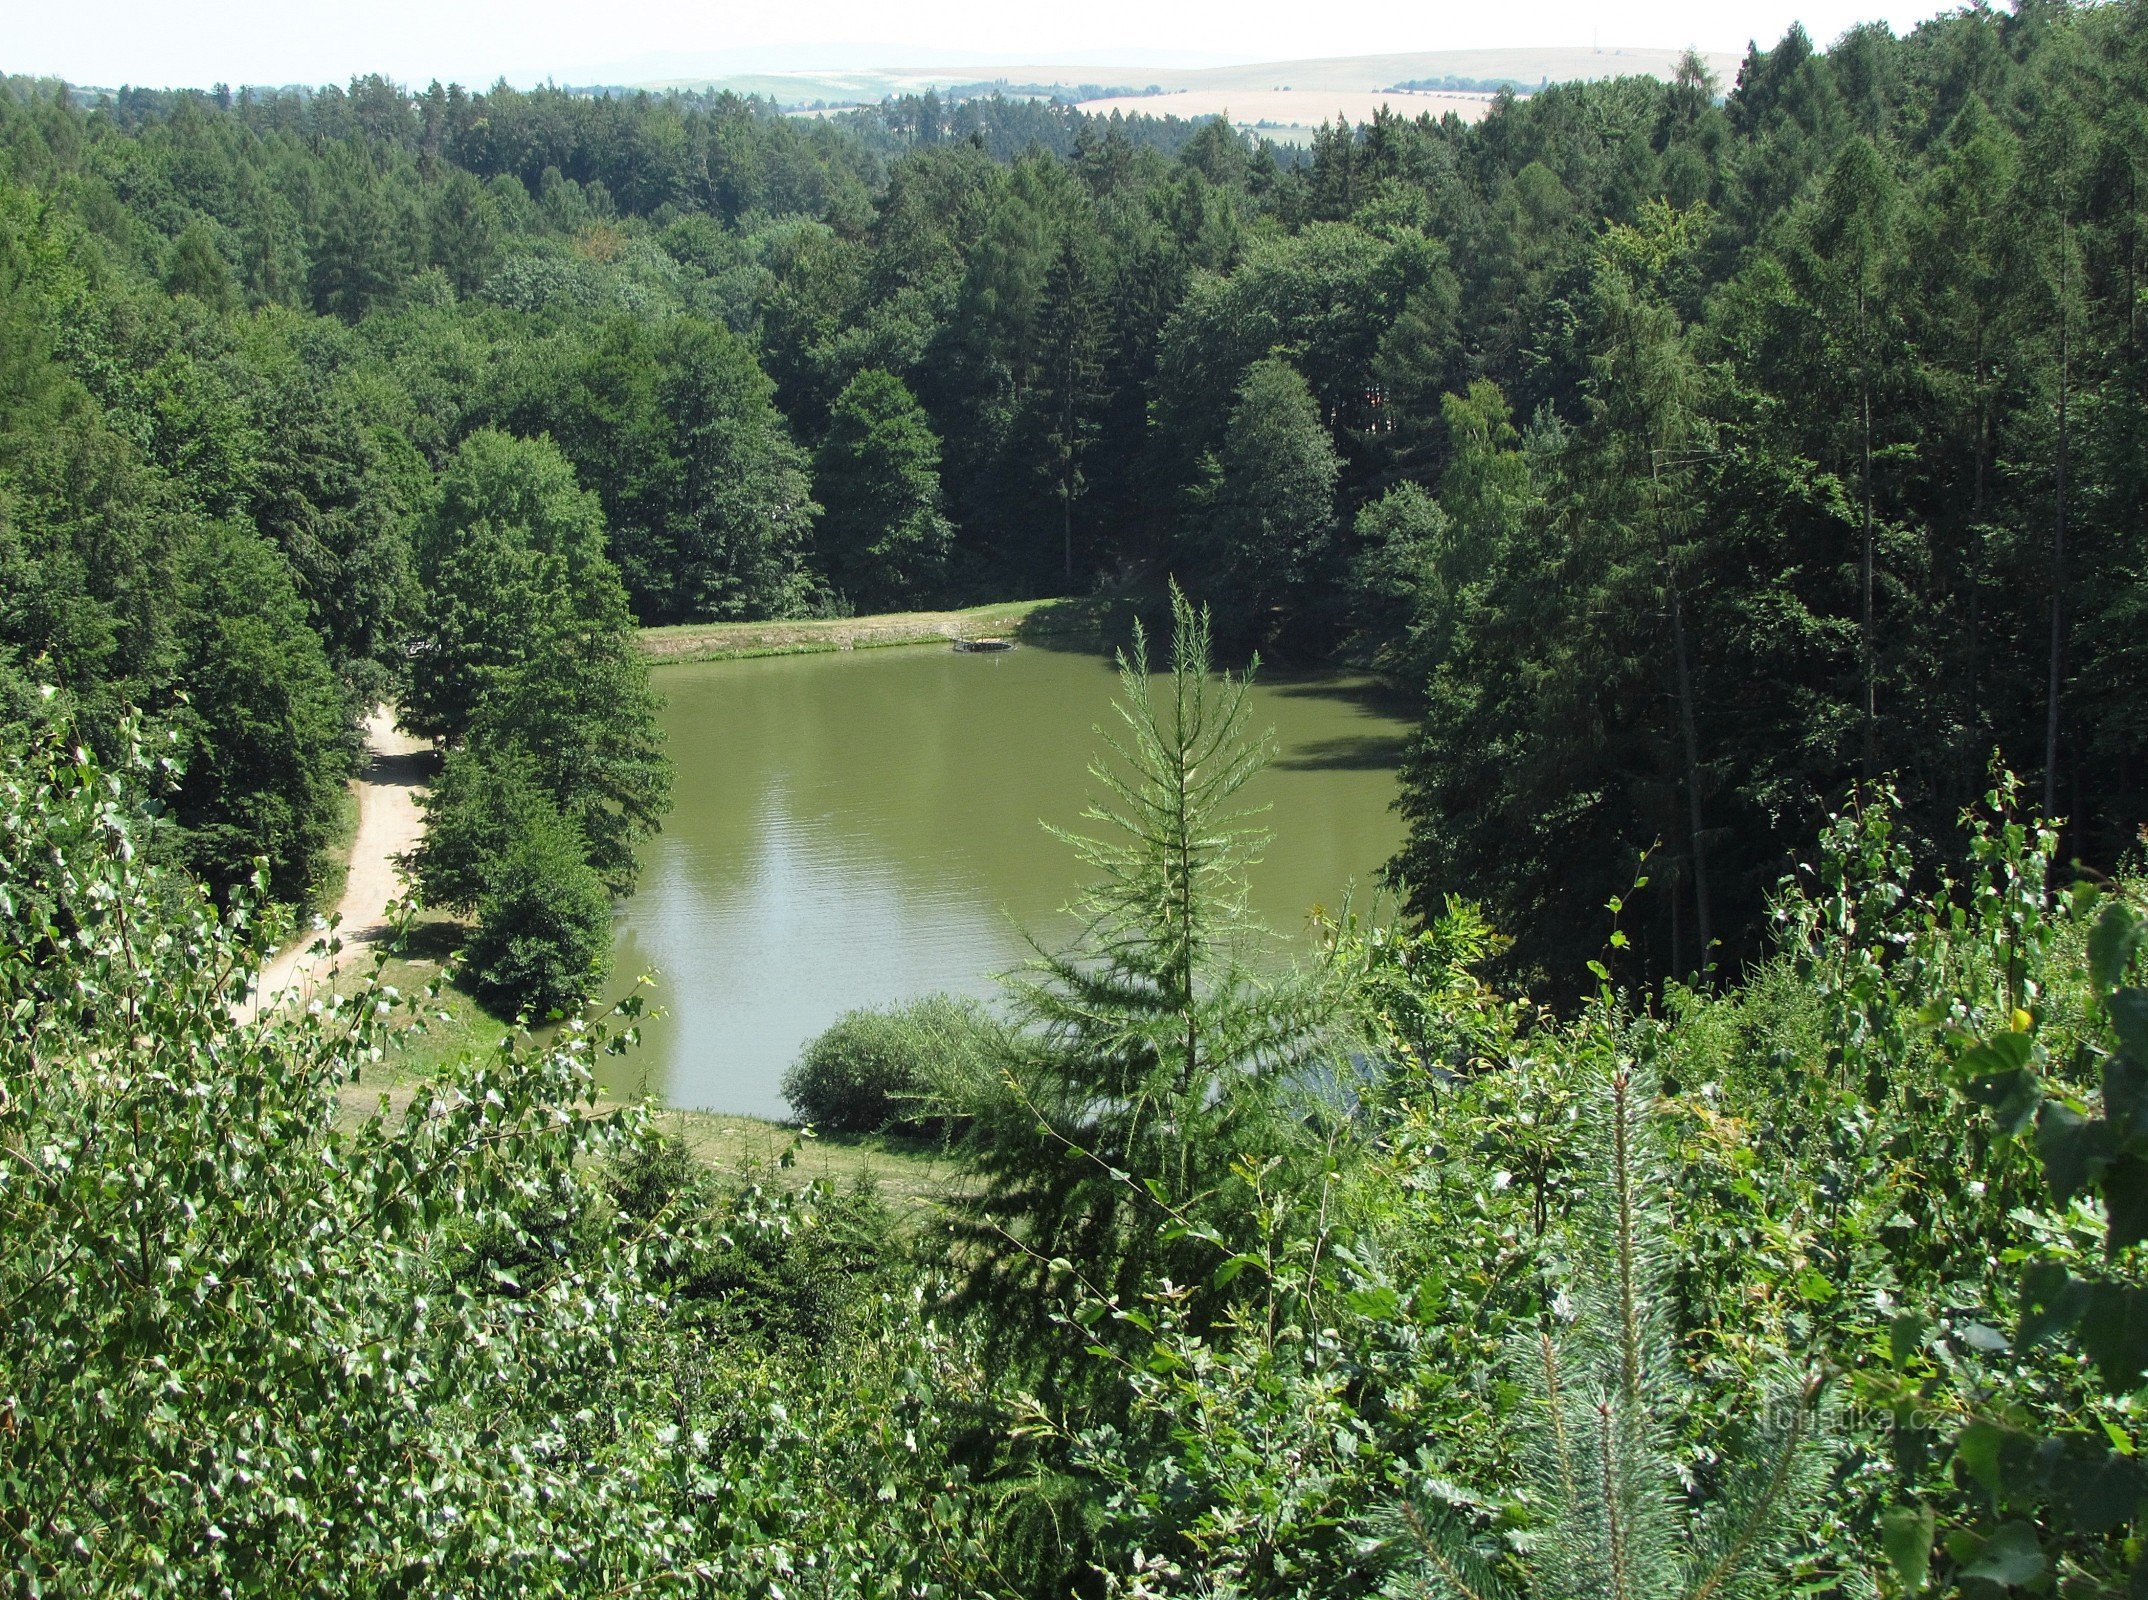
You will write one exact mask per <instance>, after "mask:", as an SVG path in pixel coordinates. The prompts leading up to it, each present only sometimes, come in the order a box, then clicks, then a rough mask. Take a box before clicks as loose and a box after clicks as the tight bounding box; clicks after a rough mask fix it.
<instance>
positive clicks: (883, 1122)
mask: <svg viewBox="0 0 2148 1600" xmlns="http://www.w3.org/2000/svg"><path fill="white" fill-rule="evenodd" d="M996 1029H997V1024H995V1023H994V1022H993V1020H992V1018H991V1016H990V1014H989V1013H988V1012H986V1010H985V1009H984V1007H983V1006H981V1005H979V1004H978V1003H977V1002H976V1001H974V1000H965V999H961V998H958V997H957V996H954V995H946V994H934V995H927V996H926V997H925V998H924V999H922V1000H913V1001H911V1002H910V1003H909V1004H908V1005H902V1006H895V1007H892V1008H890V1009H887V1010H871V1009H865V1010H858V1011H852V1012H849V1013H847V1014H845V1015H844V1016H841V1017H838V1018H837V1019H836V1020H835V1022H834V1023H833V1024H832V1025H831V1026H830V1027H829V1028H828V1029H827V1031H826V1032H824V1033H822V1034H821V1035H820V1036H819V1037H818V1038H816V1039H814V1040H813V1041H812V1042H811V1043H810V1044H808V1045H807V1046H806V1047H805V1051H804V1053H803V1054H802V1055H800V1056H799V1058H798V1060H797V1062H796V1063H795V1064H794V1065H793V1066H792V1067H791V1069H790V1071H789V1072H787V1073H785V1074H784V1075H783V1098H784V1099H786V1100H788V1101H789V1102H790V1106H791V1110H792V1111H793V1112H794V1113H796V1115H797V1117H798V1120H799V1121H801V1122H810V1123H812V1124H813V1125H814V1126H815V1127H818V1128H824V1129H827V1130H828V1131H830V1132H834V1133H875V1132H878V1131H879V1130H881V1129H883V1128H891V1127H892V1128H908V1129H913V1130H914V1129H918V1128H921V1127H923V1126H924V1125H925V1123H926V1122H927V1121H928V1120H929V1117H928V1115H927V1113H926V1112H925V1110H924V1105H923V1102H924V1100H925V1097H926V1095H927V1093H928V1091H929V1089H930V1086H931V1084H932V1082H933V1081H934V1080H935V1078H936V1077H937V1076H939V1075H940V1073H941V1072H942V1070H943V1069H945V1068H948V1067H950V1066H952V1065H955V1064H957V1063H959V1062H962V1061H965V1060H967V1059H969V1058H972V1057H975V1056H977V1055H979V1054H981V1053H982V1052H983V1051H984V1050H985V1049H986V1048H987V1046H988V1041H989V1040H990V1038H991V1037H992V1035H993V1033H994V1032H995V1031H996Z"/></svg>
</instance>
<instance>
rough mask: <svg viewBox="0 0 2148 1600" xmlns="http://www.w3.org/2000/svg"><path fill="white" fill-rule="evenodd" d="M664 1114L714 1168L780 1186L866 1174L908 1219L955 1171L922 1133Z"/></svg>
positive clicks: (941, 1195) (917, 1219)
mask: <svg viewBox="0 0 2148 1600" xmlns="http://www.w3.org/2000/svg"><path fill="white" fill-rule="evenodd" d="M663 1121H664V1124H665V1126H666V1127H668V1128H670V1129H671V1130H672V1131H674V1132H676V1133H677V1134H678V1135H679V1136H680V1137H681V1138H683V1139H684V1140H685V1141H686V1143H687V1147H688V1148H689V1149H691V1150H692V1151H693V1152H694V1154H695V1155H696V1156H698V1157H700V1159H701V1160H703V1161H705V1162H707V1163H708V1164H709V1165H710V1166H712V1167H714V1168H715V1169H716V1170H717V1171H719V1172H723V1173H727V1174H729V1175H731V1176H733V1177H741V1178H753V1179H756V1180H758V1181H759V1182H762V1183H768V1184H781V1185H783V1186H784V1187H786V1188H800V1187H803V1186H804V1185H806V1184H808V1183H812V1182H815V1181H816V1180H817V1181H821V1182H826V1183H830V1184H833V1185H835V1186H837V1187H838V1188H847V1187H848V1186H850V1185H851V1184H854V1183H857V1182H860V1181H861V1180H867V1179H869V1180H870V1181H871V1182H872V1183H874V1184H875V1185H876V1186H877V1187H878V1188H879V1190H880V1194H881V1197H882V1198H883V1199H885V1200H886V1201H887V1202H888V1203H889V1205H890V1206H891V1207H893V1209H894V1210H895V1212H896V1214H897V1215H898V1216H900V1217H902V1218H903V1219H904V1220H905V1221H907V1222H912V1223H923V1222H926V1221H929V1220H930V1219H931V1218H932V1217H934V1216H936V1215H937V1214H938V1211H939V1203H940V1202H941V1201H942V1200H943V1199H945V1198H946V1196H947V1193H948V1191H949V1189H950V1188H951V1187H952V1186H953V1183H954V1180H955V1176H956V1167H955V1162H954V1160H953V1158H952V1157H951V1156H949V1155H948V1154H947V1153H946V1152H945V1151H943V1150H942V1149H941V1148H940V1146H939V1145H937V1144H935V1143H933V1142H931V1141H929V1140H922V1139H901V1138H894V1137H891V1136H888V1135H883V1134H844V1135H815V1136H813V1137H810V1138H809V1137H807V1136H805V1135H804V1134H802V1133H801V1132H800V1131H799V1130H798V1129H796V1128H792V1127H786V1126H784V1125H783V1124H781V1123H776V1122H764V1121H762V1120H761V1119H760V1118H759V1117H735V1116H728V1115H725V1114H722V1113H720V1112H714V1111H667V1112H665V1113H664V1114H663ZM786 1158H787V1159H788V1161H789V1165H787V1166H786V1165H784V1164H783V1163H784V1162H785V1160H786Z"/></svg>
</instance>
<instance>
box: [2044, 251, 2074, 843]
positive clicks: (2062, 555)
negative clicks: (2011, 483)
mask: <svg viewBox="0 0 2148 1600" xmlns="http://www.w3.org/2000/svg"><path fill="white" fill-rule="evenodd" d="M2070 242H2071V241H2070V238H2069V237H2068V235H2067V234H2061V235H2060V239H2059V389H2058V472H2057V481H2056V484H2055V486H2054V487H2055V488H2056V491H2057V505H2056V507H2055V508H2054V509H2055V515H2054V517H2053V521H2052V529H2051V662H2050V681H2049V683H2048V684H2047V685H2046V687H2045V696H2044V815H2045V817H2047V818H2048V817H2050V816H2052V815H2054V814H2055V813H2056V812H2057V809H2058V743H2059V679H2060V676H2061V674H2062V673H2063V671H2064V669H2065V657H2066V448H2067V442H2068V441H2067V436H2066V424H2067V416H2066V404H2067V400H2068V395H2067V392H2066V390H2067V385H2068V383H2069V382H2070V381H2071V380H2072V376H2073V372H2072V359H2073V346H2072V332H2073V328H2072V324H2073V317H2072V312H2071V307H2070V306H2069V305H2068V303H2067V295H2068V292H2069V289H2070V281H2069V272H2068V267H2069V250H2068V246H2069V244H2070Z"/></svg>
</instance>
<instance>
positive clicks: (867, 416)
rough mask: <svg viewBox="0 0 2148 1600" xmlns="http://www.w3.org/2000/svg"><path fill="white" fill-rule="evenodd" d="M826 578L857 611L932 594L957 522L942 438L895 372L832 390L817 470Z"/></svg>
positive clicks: (864, 375) (895, 606)
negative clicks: (943, 490)
mask: <svg viewBox="0 0 2148 1600" xmlns="http://www.w3.org/2000/svg"><path fill="white" fill-rule="evenodd" d="M813 487H814V492H815V493H816V494H818V495H819V496H820V500H821V504H822V506H823V508H824V510H823V514H822V517H821V523H820V539H819V544H820V550H821V557H822V561H823V563H824V565H825V569H826V572H827V575H828V580H829V582H830V583H831V584H832V585H833V586H834V587H835V588H836V589H837V590H838V591H839V592H840V593H842V594H844V595H845V596H847V597H848V598H849V599H850V601H851V603H852V604H853V605H855V606H856V607H857V608H858V609H859V610H861V611H887V610H900V609H902V608H904V607H906V606H914V605H918V604H921V603H923V602H925V601H927V600H929V599H931V598H932V597H933V595H934V594H935V592H936V591H937V590H938V588H939V586H940V583H941V581H942V577H943V574H944V572H945V569H946V565H947V556H948V550H949V547H950V545H951V544H952V542H953V538H954V530H953V529H952V528H951V527H950V526H949V524H948V521H947V518H946V516H945V514H944V513H943V512H942V511H941V509H940V441H939V438H938V436H937V435H935V434H934V433H933V431H932V423H931V420H930V419H929V418H928V417H927V416H926V415H925V411H924V408H923V407H922V406H920V405H919V404H918V403H917V401H916V400H915V399H914V398H913V397H912V396H911V394H910V391H909V389H908V388H907V387H906V386H905V385H904V384H903V381H902V380H901V379H900V378H898V377H896V376H895V375H894V374H893V373H889V372H882V371H879V370H877V369H871V370H867V371H865V372H861V373H859V374H858V375H857V376H856V377H855V378H853V379H851V380H850V382H849V383H848V384H847V385H845V386H844V389H843V392H842V393H841V394H840V395H838V396H837V397H836V402H835V406H834V409H833V411H832V412H831V414H830V417H829V422H828V436H827V438H826V439H824V440H823V441H822V442H821V447H820V454H819V456H818V458H817V460H816V463H815V468H814V479H813Z"/></svg>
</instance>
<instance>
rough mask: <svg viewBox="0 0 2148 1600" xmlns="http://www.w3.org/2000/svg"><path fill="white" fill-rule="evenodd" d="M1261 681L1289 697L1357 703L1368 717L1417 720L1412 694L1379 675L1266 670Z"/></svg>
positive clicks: (1275, 691)
mask: <svg viewBox="0 0 2148 1600" xmlns="http://www.w3.org/2000/svg"><path fill="white" fill-rule="evenodd" d="M1260 681H1261V682H1262V683H1263V684H1265V685H1266V686H1267V689H1268V692H1269V693H1271V694H1277V695H1282V696H1284V697H1285V698H1287V699H1292V700H1336V701H1340V702H1341V703H1342V704H1344V705H1350V706H1356V707H1357V708H1358V710H1360V711H1362V712H1364V713H1365V714H1366V715H1367V716H1372V717H1394V718H1397V719H1399V720H1402V721H1405V722H1412V721H1415V720H1416V718H1415V715H1414V713H1413V708H1412V706H1411V704H1410V698H1409V696H1408V695H1405V694H1402V693H1401V692H1399V691H1398V690H1396V689H1395V688H1394V687H1393V686H1392V685H1390V684H1387V683H1383V682H1382V681H1381V680H1380V679H1378V678H1367V677H1360V676H1357V675H1354V674H1353V675H1350V676H1342V677H1338V676H1336V675H1334V674H1332V673H1318V674H1312V673H1268V672H1264V673H1262V674H1261V675H1260Z"/></svg>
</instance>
